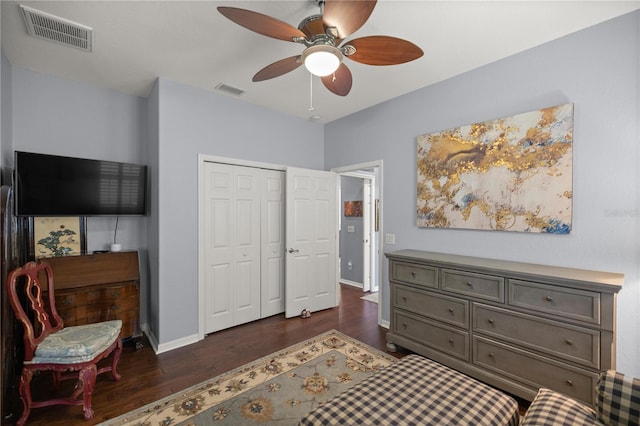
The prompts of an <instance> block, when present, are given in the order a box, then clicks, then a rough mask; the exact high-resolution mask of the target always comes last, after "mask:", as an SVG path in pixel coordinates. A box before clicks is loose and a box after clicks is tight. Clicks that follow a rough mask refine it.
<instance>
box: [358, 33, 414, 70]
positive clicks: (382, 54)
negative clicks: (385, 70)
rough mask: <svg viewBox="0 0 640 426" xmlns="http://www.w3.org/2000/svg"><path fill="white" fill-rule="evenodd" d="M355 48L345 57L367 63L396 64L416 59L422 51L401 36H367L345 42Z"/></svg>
mask: <svg viewBox="0 0 640 426" xmlns="http://www.w3.org/2000/svg"><path fill="white" fill-rule="evenodd" d="M346 45H351V46H353V47H355V48H356V51H355V53H352V54H350V55H349V56H347V58H349V59H352V60H354V61H356V62H360V63H362V64H367V65H396V64H403V63H405V62H409V61H413V60H414V59H418V58H419V57H421V56H422V55H424V52H423V51H422V49H420V48H419V47H418V46H416V45H415V44H413V43H411V42H410V41H407V40H403V39H401V38H395V37H389V36H369V37H362V38H357V39H355V40H351V41H349V42H347V44H346Z"/></svg>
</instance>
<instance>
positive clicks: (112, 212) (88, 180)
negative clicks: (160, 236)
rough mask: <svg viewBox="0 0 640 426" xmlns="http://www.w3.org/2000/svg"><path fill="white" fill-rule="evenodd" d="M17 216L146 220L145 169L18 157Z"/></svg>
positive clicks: (37, 156) (47, 157)
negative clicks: (137, 216) (140, 217)
mask: <svg viewBox="0 0 640 426" xmlns="http://www.w3.org/2000/svg"><path fill="white" fill-rule="evenodd" d="M14 164H15V180H14V191H15V192H14V194H15V206H16V215H17V216H117V215H131V216H133V215H144V214H145V189H146V177H147V168H146V166H142V165H138V164H128V163H118V162H114V161H100V160H88V159H82V158H72V157H61V156H57V155H47V154H36V153H31V152H21V151H16V152H15V163H14Z"/></svg>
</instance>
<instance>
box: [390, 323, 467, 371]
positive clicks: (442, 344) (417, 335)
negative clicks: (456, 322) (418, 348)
mask: <svg viewBox="0 0 640 426" xmlns="http://www.w3.org/2000/svg"><path fill="white" fill-rule="evenodd" d="M393 320H394V321H393V331H394V332H395V333H396V334H399V335H401V336H405V337H408V338H409V339H412V340H415V341H417V342H419V343H421V344H423V345H425V346H429V347H431V348H433V349H437V350H438V351H440V352H443V353H446V354H449V355H451V356H454V357H457V358H460V359H463V360H465V361H469V334H468V333H466V332H463V331H460V330H457V329H454V328H452V327H449V326H447V325H445V324H441V323H437V322H435V321H430V320H428V319H426V318H421V317H418V316H415V315H411V314H408V313H403V312H400V311H394V318H393Z"/></svg>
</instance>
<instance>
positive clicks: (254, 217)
mask: <svg viewBox="0 0 640 426" xmlns="http://www.w3.org/2000/svg"><path fill="white" fill-rule="evenodd" d="M259 172H260V171H259V170H257V169H253V168H250V167H241V166H231V165H226V164H219V163H205V164H204V203H205V204H204V215H205V220H204V236H203V238H204V239H205V263H206V266H205V274H204V276H205V294H204V297H205V299H206V301H205V305H206V327H205V333H211V332H214V331H218V330H222V329H224V328H228V327H232V326H234V325H237V324H242V323H245V322H249V321H253V320H255V319H258V318H260V179H259Z"/></svg>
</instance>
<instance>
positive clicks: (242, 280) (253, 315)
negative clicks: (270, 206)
mask: <svg viewBox="0 0 640 426" xmlns="http://www.w3.org/2000/svg"><path fill="white" fill-rule="evenodd" d="M234 182H235V188H234V189H235V191H234V194H233V195H234V196H235V212H234V213H235V228H234V229H233V231H232V232H235V236H236V237H235V249H236V256H235V262H236V271H237V279H236V281H235V283H234V284H233V287H234V289H235V295H234V296H235V299H236V303H235V315H236V317H235V325H238V324H244V323H246V322H249V321H254V320H257V319H259V318H260V214H261V213H260V199H261V185H260V170H259V169H255V168H252V167H240V166H235V167H234Z"/></svg>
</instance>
